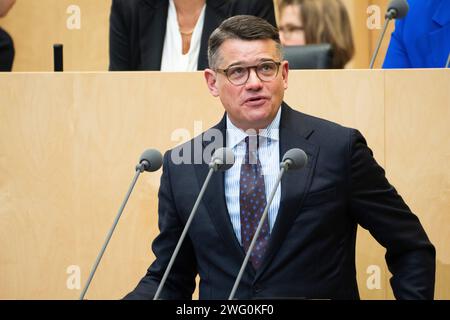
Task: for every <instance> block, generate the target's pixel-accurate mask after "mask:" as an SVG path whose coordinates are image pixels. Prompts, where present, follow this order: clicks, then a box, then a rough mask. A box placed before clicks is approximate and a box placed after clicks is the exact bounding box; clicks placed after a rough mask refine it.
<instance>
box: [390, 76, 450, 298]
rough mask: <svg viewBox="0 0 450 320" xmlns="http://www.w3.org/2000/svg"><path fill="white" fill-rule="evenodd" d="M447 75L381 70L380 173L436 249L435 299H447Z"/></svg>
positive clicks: (449, 168) (449, 192)
mask: <svg viewBox="0 0 450 320" xmlns="http://www.w3.org/2000/svg"><path fill="white" fill-rule="evenodd" d="M449 84H450V72H449V71H446V70H442V71H440V70H430V71H427V72H423V70H408V71H404V72H403V73H399V72H395V71H388V72H386V91H385V92H386V165H387V167H386V170H387V173H388V175H389V177H390V178H391V182H392V183H393V184H394V185H395V186H396V187H397V189H398V191H399V192H400V193H401V194H402V195H403V196H404V197H405V199H408V204H409V206H410V208H411V210H412V211H413V212H415V213H416V214H417V216H418V217H419V219H420V220H421V222H422V224H423V226H424V228H425V230H426V231H427V233H428V235H429V237H430V240H431V242H432V243H433V244H434V245H435V247H436V258H437V261H436V267H437V273H436V279H437V281H436V297H437V298H439V299H450V290H449V284H450V140H449V137H450V126H449V123H450V91H449V90H448V88H449Z"/></svg>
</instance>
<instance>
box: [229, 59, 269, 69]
mask: <svg viewBox="0 0 450 320" xmlns="http://www.w3.org/2000/svg"><path fill="white" fill-rule="evenodd" d="M266 61H275V60H273V59H272V58H261V59H259V61H258V62H256V64H258V63H261V62H266ZM241 65H242V66H246V65H250V63H245V62H244V61H236V62H233V63H232V64H230V65H229V66H228V67H226V69H228V68H231V67H234V66H241Z"/></svg>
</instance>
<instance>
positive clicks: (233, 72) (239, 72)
mask: <svg viewBox="0 0 450 320" xmlns="http://www.w3.org/2000/svg"><path fill="white" fill-rule="evenodd" d="M228 74H229V76H232V77H239V76H242V75H243V74H245V68H242V67H235V68H232V69H230V70H229V71H228Z"/></svg>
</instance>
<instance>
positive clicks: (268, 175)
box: [225, 107, 281, 245]
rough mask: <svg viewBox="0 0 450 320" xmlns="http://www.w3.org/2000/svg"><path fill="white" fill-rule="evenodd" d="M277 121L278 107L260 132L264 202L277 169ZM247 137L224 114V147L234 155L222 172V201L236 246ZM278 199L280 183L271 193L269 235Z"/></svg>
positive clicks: (273, 184) (278, 125)
mask: <svg viewBox="0 0 450 320" xmlns="http://www.w3.org/2000/svg"><path fill="white" fill-rule="evenodd" d="M280 118H281V107H280V109H279V110H278V113H277V115H276V117H275V118H274V119H273V121H272V123H271V124H270V125H269V126H268V127H267V128H266V129H263V130H260V132H259V136H260V144H259V148H258V156H259V160H260V162H261V167H262V172H263V175H264V184H265V188H266V200H267V201H268V200H269V195H270V192H271V191H272V189H273V187H274V186H275V182H276V180H277V177H278V173H279V170H280V143H279V127H280ZM247 136H248V134H247V133H246V132H244V131H242V130H241V129H239V128H237V127H236V126H235V125H234V124H233V123H232V122H231V120H230V118H229V117H228V115H227V147H228V148H231V149H232V150H233V152H234V155H235V163H234V165H233V167H231V169H229V170H227V171H226V172H225V200H226V203H227V208H228V213H229V214H230V219H231V223H232V225H233V229H234V233H235V235H236V238H237V239H238V240H239V243H240V244H241V245H242V240H241V213H240V212H241V211H240V203H239V191H240V188H239V181H240V175H241V164H242V161H243V160H244V157H245V141H244V140H245V138H246V137H247ZM280 199H281V184H280V186H279V187H278V189H277V192H276V193H275V196H274V198H273V202H272V204H271V206H270V208H269V213H268V219H269V228H270V232H272V229H273V226H274V224H275V221H276V218H277V215H278V209H279V207H280Z"/></svg>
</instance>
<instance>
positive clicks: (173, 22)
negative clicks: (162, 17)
mask: <svg viewBox="0 0 450 320" xmlns="http://www.w3.org/2000/svg"><path fill="white" fill-rule="evenodd" d="M205 8H206V4H205V5H204V6H203V9H202V11H201V13H200V16H199V18H198V20H197V24H196V25H195V28H194V33H193V34H192V37H191V44H190V47H189V52H188V53H186V54H183V40H182V39H181V34H180V27H179V25H178V18H177V11H176V9H175V4H174V3H173V0H170V1H169V11H168V13H167V24H166V36H165V38H164V47H163V52H162V60H161V71H175V72H176V71H197V66H198V56H199V53H200V41H201V37H202V32H203V23H204V21H205Z"/></svg>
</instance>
